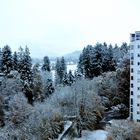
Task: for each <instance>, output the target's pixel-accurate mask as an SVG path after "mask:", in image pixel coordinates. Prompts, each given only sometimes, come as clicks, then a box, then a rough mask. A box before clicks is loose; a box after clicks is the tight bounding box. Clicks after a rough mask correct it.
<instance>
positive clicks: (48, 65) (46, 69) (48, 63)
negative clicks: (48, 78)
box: [41, 56, 51, 72]
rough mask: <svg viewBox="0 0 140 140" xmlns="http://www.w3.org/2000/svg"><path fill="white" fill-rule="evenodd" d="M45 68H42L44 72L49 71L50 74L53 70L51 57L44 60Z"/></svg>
mask: <svg viewBox="0 0 140 140" xmlns="http://www.w3.org/2000/svg"><path fill="white" fill-rule="evenodd" d="M43 62H44V63H43V66H42V68H41V69H42V71H48V72H50V71H51V68H50V60H49V57H48V56H45V57H44V59H43Z"/></svg>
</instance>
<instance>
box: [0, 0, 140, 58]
mask: <svg viewBox="0 0 140 140" xmlns="http://www.w3.org/2000/svg"><path fill="white" fill-rule="evenodd" d="M135 30H140V0H0V47H3V46H4V45H6V44H8V45H10V46H11V48H12V50H13V51H14V50H17V49H18V48H19V46H20V45H21V46H23V47H24V46H25V45H27V46H29V48H30V51H31V54H32V56H33V57H43V56H44V55H49V56H53V55H57V56H59V55H63V54H65V53H69V52H72V51H75V50H82V49H83V47H84V46H86V45H88V44H95V43H96V42H101V43H102V42H104V41H106V42H107V43H112V44H115V43H117V44H121V43H122V42H124V41H125V42H128V43H129V34H130V33H131V32H134V31H135Z"/></svg>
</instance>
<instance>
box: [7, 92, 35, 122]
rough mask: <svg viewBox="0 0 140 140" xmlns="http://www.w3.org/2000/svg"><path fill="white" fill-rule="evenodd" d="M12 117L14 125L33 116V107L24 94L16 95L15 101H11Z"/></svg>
mask: <svg viewBox="0 0 140 140" xmlns="http://www.w3.org/2000/svg"><path fill="white" fill-rule="evenodd" d="M9 108H10V112H11V114H10V116H9V118H10V119H11V121H12V122H13V123H14V124H19V123H22V122H24V121H25V120H26V119H28V117H29V116H30V115H31V114H32V110H33V107H32V106H31V105H30V104H28V103H27V99H26V97H25V96H24V95H23V93H18V94H16V95H14V97H13V100H10V101H9Z"/></svg>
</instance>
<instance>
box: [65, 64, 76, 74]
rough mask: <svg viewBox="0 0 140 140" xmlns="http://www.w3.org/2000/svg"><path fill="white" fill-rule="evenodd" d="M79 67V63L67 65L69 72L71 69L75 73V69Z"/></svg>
mask: <svg viewBox="0 0 140 140" xmlns="http://www.w3.org/2000/svg"><path fill="white" fill-rule="evenodd" d="M76 69H77V65H67V72H69V70H71V71H72V73H74V71H75V70H76Z"/></svg>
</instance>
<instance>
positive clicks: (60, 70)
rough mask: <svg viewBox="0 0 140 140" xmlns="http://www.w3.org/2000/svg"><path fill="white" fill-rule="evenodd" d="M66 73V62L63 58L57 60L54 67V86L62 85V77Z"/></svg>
mask: <svg viewBox="0 0 140 140" xmlns="http://www.w3.org/2000/svg"><path fill="white" fill-rule="evenodd" d="M66 72H67V66H66V62H65V59H64V57H62V58H61V59H59V58H58V59H57V61H56V66H55V75H56V76H55V78H56V80H55V83H56V84H62V83H63V79H64V76H65V74H66Z"/></svg>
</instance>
